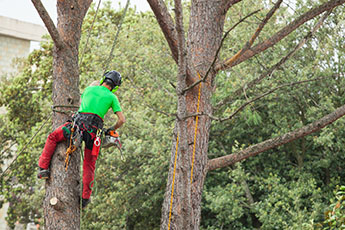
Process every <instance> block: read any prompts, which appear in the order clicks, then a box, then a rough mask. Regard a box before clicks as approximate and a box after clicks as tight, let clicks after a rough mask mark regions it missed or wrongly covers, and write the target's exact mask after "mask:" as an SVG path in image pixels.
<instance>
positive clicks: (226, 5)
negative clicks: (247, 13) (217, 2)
mask: <svg viewBox="0 0 345 230" xmlns="http://www.w3.org/2000/svg"><path fill="white" fill-rule="evenodd" d="M241 1H242V0H224V2H225V3H224V10H225V12H227V11H228V10H229V8H230V7H232V6H233V5H235V4H236V3H239V2H241Z"/></svg>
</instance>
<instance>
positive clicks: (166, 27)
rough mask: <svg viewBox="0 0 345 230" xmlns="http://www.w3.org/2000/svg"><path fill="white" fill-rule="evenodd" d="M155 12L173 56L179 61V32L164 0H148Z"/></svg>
mask: <svg viewBox="0 0 345 230" xmlns="http://www.w3.org/2000/svg"><path fill="white" fill-rule="evenodd" d="M147 2H148V3H149V4H150V7H151V9H152V11H153V13H154V14H155V16H156V19H157V21H158V24H159V26H160V27H161V29H162V31H163V34H164V36H165V39H166V40H167V42H168V44H169V47H170V50H171V53H172V57H173V58H174V60H175V62H176V63H178V49H177V32H176V29H175V26H174V21H173V19H172V17H171V15H170V14H169V12H168V9H167V8H166V5H165V3H164V2H163V1H162V0H147Z"/></svg>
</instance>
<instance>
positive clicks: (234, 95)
mask: <svg viewBox="0 0 345 230" xmlns="http://www.w3.org/2000/svg"><path fill="white" fill-rule="evenodd" d="M331 12H332V10H329V11H327V13H325V14H324V15H323V16H322V18H321V19H320V20H319V21H318V23H316V25H315V26H314V28H313V29H312V30H311V31H310V32H309V33H308V34H307V35H306V36H305V37H304V38H303V39H302V40H301V41H300V42H299V43H298V44H297V46H296V47H295V48H294V49H293V50H292V51H291V52H289V53H288V54H287V55H286V56H285V57H283V58H282V59H281V60H280V61H279V62H278V63H276V64H275V65H273V66H272V67H271V68H269V69H268V70H267V71H266V72H264V73H263V74H261V75H260V76H259V77H258V78H256V79H254V80H252V81H250V82H249V83H246V84H245V85H243V86H242V87H241V88H239V89H237V90H236V91H235V92H234V93H233V94H232V95H231V96H228V97H226V98H225V99H223V100H222V101H221V102H219V103H217V105H216V107H217V108H219V107H220V106H223V105H225V104H227V103H228V102H229V101H231V100H233V99H234V97H236V96H239V95H240V94H241V93H242V92H243V89H244V88H246V89H250V88H252V87H253V86H255V85H256V84H258V83H259V82H261V81H262V80H263V79H264V78H266V77H268V76H271V75H272V73H273V72H274V71H275V70H276V69H278V68H279V67H281V66H282V65H283V64H284V63H285V62H286V61H287V60H289V59H290V58H291V57H292V56H294V55H295V53H296V52H297V51H298V50H299V49H300V48H301V47H302V46H304V44H305V43H306V42H307V41H308V40H309V39H310V38H311V37H312V36H313V35H314V33H315V32H316V31H317V30H318V29H319V28H320V27H321V25H322V24H323V22H324V21H325V19H326V18H327V17H328V16H329V15H330V14H331Z"/></svg>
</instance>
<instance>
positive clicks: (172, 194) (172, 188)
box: [168, 134, 178, 230]
mask: <svg viewBox="0 0 345 230" xmlns="http://www.w3.org/2000/svg"><path fill="white" fill-rule="evenodd" d="M177 151H178V134H177V139H176V151H175V162H174V173H173V180H172V185H171V198H170V211H169V223H168V230H170V221H171V210H172V204H173V198H174V185H175V174H176V161H177Z"/></svg>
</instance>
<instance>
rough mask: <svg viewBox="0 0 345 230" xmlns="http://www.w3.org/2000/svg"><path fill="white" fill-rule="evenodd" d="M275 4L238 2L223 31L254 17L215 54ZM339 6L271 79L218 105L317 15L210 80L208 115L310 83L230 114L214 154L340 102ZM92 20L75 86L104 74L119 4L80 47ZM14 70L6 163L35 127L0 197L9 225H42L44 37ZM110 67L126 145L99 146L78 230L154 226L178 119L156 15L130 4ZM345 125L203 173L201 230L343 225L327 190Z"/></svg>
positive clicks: (344, 64)
mask: <svg viewBox="0 0 345 230" xmlns="http://www.w3.org/2000/svg"><path fill="white" fill-rule="evenodd" d="M251 3H252V4H251ZM302 3H303V1H297V4H296V6H295V7H296V8H295V9H294V11H293V12H292V11H291V6H288V5H287V4H283V5H282V7H281V9H279V11H278V12H277V14H276V15H275V17H274V20H272V21H271V22H270V23H269V24H268V25H266V27H265V29H264V31H263V32H262V34H261V35H260V37H259V41H262V40H263V39H265V38H268V37H269V36H270V35H272V34H273V33H274V32H276V31H278V30H279V29H280V28H282V27H283V26H284V25H286V24H287V23H289V22H291V21H292V20H293V19H295V18H296V17H298V15H300V14H302V13H303V12H305V11H306V10H307V8H309V6H311V5H314V4H319V1H308V4H309V6H308V7H306V4H305V3H303V4H302ZM271 6H272V4H271V3H268V2H267V1H249V2H247V1H242V2H241V3H238V4H236V5H235V6H234V7H233V8H232V9H231V11H230V12H229V16H228V18H227V20H226V25H225V28H230V27H231V26H232V25H233V24H234V23H236V22H237V21H238V20H239V19H240V18H242V17H244V16H245V15H247V14H249V13H250V12H252V11H254V10H256V9H258V8H260V7H264V10H263V11H262V12H260V13H259V14H258V15H257V18H250V19H249V20H247V21H246V22H244V23H242V24H240V25H239V26H238V27H237V28H236V29H235V30H234V31H232V32H231V33H230V35H229V37H228V38H227V39H226V41H225V44H224V47H223V49H222V51H221V58H225V57H229V56H231V55H232V54H234V53H235V52H237V51H238V50H239V49H240V48H241V47H242V46H243V44H245V42H246V41H247V40H248V39H249V38H250V35H251V34H252V32H253V31H255V29H256V26H257V24H258V23H259V22H260V19H261V18H263V17H264V16H265V13H266V12H267V11H268V10H269V8H270V7H271ZM343 9H344V7H340V8H339V9H336V10H335V11H334V13H333V14H331V16H330V17H329V18H328V19H327V20H326V22H325V25H324V26H323V27H322V28H321V29H320V30H319V31H318V32H317V33H316V34H315V35H314V37H313V38H312V39H310V41H309V42H307V43H306V44H305V46H303V48H302V49H301V50H299V51H298V52H297V53H296V55H295V56H294V57H293V58H291V59H290V60H289V61H287V62H286V63H285V64H284V65H283V66H282V67H281V68H279V69H277V70H276V71H275V72H274V74H273V75H271V76H270V77H269V78H267V79H265V80H263V81H262V82H261V83H260V84H258V85H256V87H254V88H251V89H245V90H244V91H245V94H244V93H242V94H241V95H238V96H233V97H232V98H231V100H229V102H228V103H227V104H225V105H223V106H218V103H219V102H220V101H222V100H223V99H225V98H226V97H227V95H233V93H234V92H235V91H236V90H237V89H238V88H240V87H241V86H243V85H244V84H245V83H246V82H248V81H250V80H253V79H255V78H257V77H258V76H259V75H260V74H262V73H264V72H265V71H266V70H267V69H268V68H269V67H271V66H272V65H274V64H275V63H277V62H278V61H279V60H280V59H281V58H282V57H283V56H285V55H286V54H287V53H288V52H289V51H291V50H292V49H293V48H294V47H295V46H296V44H297V43H298V42H299V41H300V40H301V39H302V38H303V37H304V36H305V35H306V34H307V33H308V32H309V30H310V28H312V26H313V24H314V23H315V22H316V20H317V19H316V20H313V22H312V23H307V24H306V25H304V26H302V27H301V28H299V29H298V30H297V31H295V32H294V33H292V34H291V35H289V36H288V37H287V38H286V39H284V40H283V41H281V42H280V43H278V44H277V45H276V46H275V47H274V48H273V49H270V50H267V51H265V52H263V53H261V54H259V55H257V57H255V58H252V59H250V60H248V61H246V62H245V63H242V64H240V65H239V66H236V67H235V68H233V69H231V70H230V71H227V72H221V73H219V74H218V75H217V78H216V81H217V85H218V87H217V88H216V90H215V92H214V95H213V98H212V101H213V105H214V116H219V117H227V116H229V115H230V114H232V113H233V112H234V111H235V110H236V109H237V108H239V107H240V106H241V105H242V104H243V103H245V102H247V101H248V100H250V99H252V98H254V97H255V96H258V95H261V94H263V93H264V92H267V91H268V90H270V89H272V88H274V87H277V86H280V85H282V84H286V83H290V82H297V81H303V80H311V81H310V82H308V83H304V84H300V85H296V86H293V87H290V86H289V87H283V88H281V89H279V90H277V91H275V92H273V93H271V94H269V95H267V96H266V97H264V98H263V99H261V100H258V101H255V102H253V103H252V104H250V105H249V106H247V107H246V108H245V109H244V110H243V111H242V112H240V113H239V114H238V115H237V116H235V117H234V118H233V119H230V120H229V121H226V122H222V123H218V122H213V123H212V128H211V135H210V141H209V153H210V154H209V158H214V157H218V156H223V155H227V154H230V153H234V152H236V151H238V150H241V149H243V148H246V147H248V146H250V145H252V144H256V143H259V142H261V141H263V140H266V139H269V138H272V137H276V136H278V135H281V134H283V133H285V132H288V131H291V130H293V129H296V128H299V127H301V126H303V125H306V124H308V123H310V122H312V121H315V120H317V119H318V118H320V117H321V116H323V115H325V114H327V113H329V112H331V111H333V110H334V109H335V108H337V107H339V106H340V105H343V104H344V103H345V97H344V90H341V89H343V88H344V87H345V81H344V75H343V73H344V72H345V69H344V68H345V59H344V55H340V54H341V52H342V48H343V44H344V36H343V35H344V34H343V33H344V32H343V31H344V24H343V23H342V24H341V23H339V22H341V21H343V20H344V17H345V15H344V10H343ZM94 15H95V7H94V6H93V7H92V8H91V9H90V10H89V12H88V15H87V17H86V19H85V21H84V24H83V36H82V39H81V44H80V52H81V56H83V61H82V63H80V90H81V92H82V91H83V89H84V88H85V87H87V86H88V85H89V84H90V83H91V82H93V81H95V80H99V78H100V76H101V75H102V73H103V72H104V71H105V69H104V66H105V64H106V63H105V62H106V60H107V57H108V55H109V52H110V47H111V46H112V42H113V39H114V37H115V34H116V30H117V25H118V23H119V20H120V18H121V15H122V10H119V11H114V10H113V9H111V7H110V3H109V2H108V3H105V5H104V7H103V8H101V9H100V11H99V13H98V15H97V18H96V21H95V24H94V28H93V29H92V31H91V36H90V38H89V41H88V44H87V46H86V41H87V33H88V30H89V28H90V27H91V24H92V20H93V17H94ZM230 16H231V17H230ZM84 50H85V51H84ZM20 65H21V69H20V73H19V74H18V75H16V76H13V77H11V78H7V79H2V80H1V81H2V82H1V86H0V106H5V107H6V109H7V114H6V115H3V116H1V117H0V129H1V132H0V139H1V140H3V141H2V142H1V143H0V150H1V156H0V161H1V163H3V162H4V161H6V160H9V159H12V158H13V156H16V154H18V152H19V151H21V150H22V149H23V148H24V147H25V144H26V143H27V142H28V140H29V138H30V137H32V136H33V135H34V134H35V133H36V132H37V131H40V133H39V134H38V135H37V137H36V138H35V139H34V140H33V142H32V143H31V144H30V146H29V148H27V149H26V150H25V151H24V152H23V153H22V154H21V155H20V156H19V157H18V159H17V161H16V163H14V164H13V165H12V167H11V170H10V171H9V172H8V173H6V175H5V177H4V178H2V181H1V182H2V183H1V187H0V189H1V190H0V192H1V199H2V202H9V203H10V207H9V210H8V218H7V221H8V223H9V225H10V226H11V227H12V228H13V227H14V224H15V223H16V222H17V221H19V222H22V223H28V222H36V223H40V222H42V215H43V213H42V209H41V201H42V199H43V196H44V188H43V187H44V181H38V180H37V179H36V164H37V160H38V157H39V155H40V152H41V150H42V148H43V145H44V142H45V138H46V136H47V134H48V133H49V132H50V128H49V125H44V123H45V122H46V121H47V120H48V124H49V118H50V114H51V109H50V106H51V105H52V101H51V85H52V67H51V65H52V42H51V41H50V40H49V39H48V40H47V41H46V42H43V43H42V44H41V47H40V49H38V50H35V51H33V52H32V53H31V54H30V55H29V57H28V59H27V60H25V61H24V62H23V63H21V64H20ZM109 69H116V70H118V71H119V72H121V74H122V76H123V77H124V82H123V84H122V86H121V88H120V89H119V91H118V97H119V99H120V101H121V106H122V108H123V110H124V113H125V116H126V120H127V122H126V124H125V125H124V126H123V128H121V129H120V133H121V140H122V142H123V150H122V155H121V153H120V152H119V151H118V150H116V149H106V150H102V153H101V155H100V157H99V160H98V164H97V171H96V182H97V183H96V188H95V189H96V190H97V192H96V191H95V192H94V194H93V196H92V202H91V204H90V205H89V206H88V207H87V209H85V210H83V215H82V229H107V230H108V229H158V228H159V224H160V220H159V219H160V216H161V215H160V210H161V204H162V201H163V196H164V190H165V186H166V178H167V173H168V162H169V159H170V158H169V155H170V148H171V146H170V141H171V134H172V126H173V121H174V119H175V118H174V116H173V115H171V114H174V113H175V112H176V111H175V110H176V97H175V90H174V88H173V87H172V86H171V84H170V82H172V83H174V81H175V80H174V77H175V76H176V65H175V63H174V62H173V60H172V58H171V55H170V50H169V48H168V46H167V44H166V42H165V40H164V36H163V34H162V33H161V31H160V28H159V26H158V25H157V22H156V19H155V17H154V15H153V14H152V13H151V12H146V13H137V12H135V10H134V9H129V12H128V13H127V16H126V18H125V21H124V24H123V27H122V31H121V33H120V36H119V38H118V41H117V43H116V46H115V50H114V58H113V60H111V62H110V66H109ZM316 78H320V79H316ZM114 120H115V117H114V115H109V114H108V115H107V116H106V118H105V122H106V126H110V125H113V122H114ZM42 125H43V128H42ZM344 130H345V124H344V119H340V120H338V121H337V122H335V123H334V124H332V125H330V126H328V127H327V128H325V129H323V130H322V131H320V132H318V133H315V134H313V135H311V136H307V137H305V138H301V139H299V140H296V141H294V142H293V143H290V144H287V145H284V146H281V147H279V148H276V149H273V150H270V151H267V152H265V153H262V154H261V155H259V156H256V157H254V158H250V159H247V160H245V161H243V162H241V163H239V164H237V165H235V166H232V167H229V168H225V169H220V170H216V171H214V172H210V173H209V174H208V176H207V179H206V181H205V186H204V191H203V202H202V205H203V206H202V223H201V229H210V230H211V229H255V228H260V229H314V228H317V227H318V226H319V225H320V223H323V222H324V221H326V222H325V223H327V224H324V225H323V226H327V225H328V223H329V224H331V225H332V224H333V225H334V224H335V225H337V224H339V222H338V220H340V219H341V218H343V216H344V215H343V214H344V213H343V209H342V206H341V208H339V209H336V211H335V212H334V213H333V212H331V213H328V216H326V217H325V216H324V212H325V210H327V209H330V208H331V209H332V210H333V205H335V206H337V204H338V203H339V202H340V199H342V198H341V197H342V196H343V190H341V191H340V192H339V193H338V194H337V197H336V199H337V200H336V201H331V202H332V203H333V205H331V206H329V201H330V200H331V199H332V197H333V190H334V189H335V188H336V186H337V185H340V184H341V183H342V181H341V178H344V176H345V175H344V166H343V164H342V162H344V156H345V154H344V150H343V146H344V145H345V143H344V140H345V138H344V137H345V131H344ZM12 145H13V147H12V148H10V149H7V147H8V146H12ZM14 147H15V148H14ZM341 205H342V203H341ZM327 207H328V208H327Z"/></svg>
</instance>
